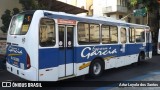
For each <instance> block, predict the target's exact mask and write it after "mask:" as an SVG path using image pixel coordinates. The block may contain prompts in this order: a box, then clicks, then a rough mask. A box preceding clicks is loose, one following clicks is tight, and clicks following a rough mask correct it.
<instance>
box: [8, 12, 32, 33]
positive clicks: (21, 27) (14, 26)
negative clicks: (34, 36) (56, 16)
mask: <svg viewBox="0 0 160 90" xmlns="http://www.w3.org/2000/svg"><path fill="white" fill-rule="evenodd" d="M32 16H33V14H18V15H16V16H14V17H13V18H12V22H11V26H10V34H11V35H25V34H26V33H27V31H28V29H29V26H30V23H31V20H32Z"/></svg>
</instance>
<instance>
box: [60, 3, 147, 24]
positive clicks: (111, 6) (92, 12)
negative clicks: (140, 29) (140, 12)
mask: <svg viewBox="0 0 160 90" xmlns="http://www.w3.org/2000/svg"><path fill="white" fill-rule="evenodd" d="M58 1H62V2H64V3H67V4H71V5H74V6H77V7H79V8H83V9H86V10H88V13H83V14H79V15H84V16H86V15H88V16H97V17H98V16H104V17H111V18H114V19H122V18H124V17H125V18H124V19H123V20H125V21H126V22H129V23H136V24H143V25H146V24H147V17H146V16H145V17H143V16H139V17H135V16H133V14H132V13H133V9H131V8H129V6H128V5H129V1H128V0H58Z"/></svg>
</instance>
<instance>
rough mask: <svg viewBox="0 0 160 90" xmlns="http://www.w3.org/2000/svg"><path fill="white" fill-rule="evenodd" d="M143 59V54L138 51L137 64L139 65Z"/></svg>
mask: <svg viewBox="0 0 160 90" xmlns="http://www.w3.org/2000/svg"><path fill="white" fill-rule="evenodd" d="M143 60H144V54H143V53H140V54H139V56H138V62H137V64H138V65H140V64H141V62H142V61H143Z"/></svg>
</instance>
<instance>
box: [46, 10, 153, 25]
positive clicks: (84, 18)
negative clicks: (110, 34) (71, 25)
mask: <svg viewBox="0 0 160 90" xmlns="http://www.w3.org/2000/svg"><path fill="white" fill-rule="evenodd" d="M44 14H45V16H48V17H53V18H57V19H58V18H64V19H71V20H77V21H80V22H93V23H100V24H109V25H118V26H125V27H135V28H144V27H145V28H150V27H149V26H147V25H140V24H133V23H127V22H126V21H122V20H116V19H114V18H111V17H101V16H99V17H96V16H92V17H90V16H78V15H73V14H68V13H65V12H54V11H47V10H44Z"/></svg>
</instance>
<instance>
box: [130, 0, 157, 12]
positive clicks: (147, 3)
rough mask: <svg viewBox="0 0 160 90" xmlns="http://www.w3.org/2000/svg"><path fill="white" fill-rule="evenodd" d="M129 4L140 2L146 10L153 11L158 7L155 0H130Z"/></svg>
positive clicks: (133, 4) (133, 5)
mask: <svg viewBox="0 0 160 90" xmlns="http://www.w3.org/2000/svg"><path fill="white" fill-rule="evenodd" d="M129 3H130V6H131V7H135V6H138V5H139V4H142V5H143V7H145V8H146V9H147V10H148V11H150V12H153V11H154V10H156V9H157V8H158V3H157V0H130V2H129Z"/></svg>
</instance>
